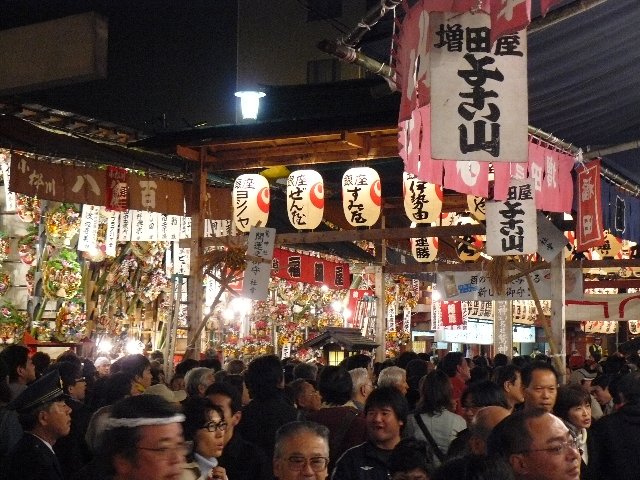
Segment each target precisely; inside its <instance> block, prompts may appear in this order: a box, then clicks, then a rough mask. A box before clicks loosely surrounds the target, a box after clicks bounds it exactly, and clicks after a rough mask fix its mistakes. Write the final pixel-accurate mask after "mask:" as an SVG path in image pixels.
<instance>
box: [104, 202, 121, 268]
mask: <svg viewBox="0 0 640 480" xmlns="http://www.w3.org/2000/svg"><path fill="white" fill-rule="evenodd" d="M119 224H120V212H111V216H110V217H109V220H107V233H106V235H105V238H104V246H105V253H106V255H107V256H108V257H115V256H116V246H117V244H118V225H119Z"/></svg>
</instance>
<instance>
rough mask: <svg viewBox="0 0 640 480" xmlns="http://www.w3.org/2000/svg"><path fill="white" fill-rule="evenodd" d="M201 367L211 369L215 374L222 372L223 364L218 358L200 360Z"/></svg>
mask: <svg viewBox="0 0 640 480" xmlns="http://www.w3.org/2000/svg"><path fill="white" fill-rule="evenodd" d="M200 366H201V367H207V368H210V369H212V370H213V371H215V372H219V371H220V370H222V363H220V360H218V359H217V358H204V359H202V360H200Z"/></svg>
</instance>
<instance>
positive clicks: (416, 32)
mask: <svg viewBox="0 0 640 480" xmlns="http://www.w3.org/2000/svg"><path fill="white" fill-rule="evenodd" d="M429 3H430V2H428V1H427V0H422V1H419V2H417V3H416V4H414V5H413V7H411V9H409V10H408V12H407V14H406V15H405V17H404V19H403V21H402V26H401V28H400V33H399V34H398V40H397V43H396V45H397V47H396V51H395V55H394V58H395V64H396V78H397V85H398V89H399V90H400V92H402V96H401V97H400V115H399V118H398V120H399V122H403V121H405V120H409V119H410V118H411V112H413V111H414V110H416V109H417V108H419V107H422V106H425V105H428V104H429V102H430V101H431V99H430V95H431V86H430V82H429V73H428V68H429V50H430V46H431V43H432V42H430V41H429V38H428V35H429V12H428V11H427V5H428V4H429ZM448 3H451V2H448Z"/></svg>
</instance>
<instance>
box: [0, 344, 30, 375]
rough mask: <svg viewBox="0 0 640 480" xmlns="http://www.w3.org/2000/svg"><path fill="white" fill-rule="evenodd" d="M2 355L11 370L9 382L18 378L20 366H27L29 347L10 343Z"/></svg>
mask: <svg viewBox="0 0 640 480" xmlns="http://www.w3.org/2000/svg"><path fill="white" fill-rule="evenodd" d="M0 357H2V359H3V360H4V362H5V363H6V364H7V368H8V370H9V382H15V381H16V380H18V367H23V368H24V367H26V366H27V362H28V361H29V349H28V348H27V347H25V346H23V345H15V344H14V345H9V346H8V347H6V348H5V349H4V350H2V352H0Z"/></svg>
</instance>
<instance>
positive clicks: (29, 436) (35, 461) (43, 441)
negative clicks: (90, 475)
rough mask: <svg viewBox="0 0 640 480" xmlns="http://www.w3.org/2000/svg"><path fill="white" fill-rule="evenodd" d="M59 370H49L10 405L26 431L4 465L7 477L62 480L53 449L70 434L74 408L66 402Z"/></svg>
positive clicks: (4, 476)
mask: <svg viewBox="0 0 640 480" xmlns="http://www.w3.org/2000/svg"><path fill="white" fill-rule="evenodd" d="M63 395H64V392H63V391H62V388H61V381H60V375H59V374H58V372H57V371H56V372H50V373H48V374H46V375H44V376H42V377H41V378H39V379H38V380H36V381H35V382H34V383H33V384H31V385H30V386H29V387H27V389H26V390H25V391H24V392H22V393H21V394H20V395H19V396H18V397H17V398H16V399H15V400H13V401H12V402H11V403H10V404H9V407H10V408H13V409H14V410H16V412H17V413H18V417H19V420H20V423H21V424H22V428H23V429H24V431H25V433H24V434H23V436H22V438H21V439H20V441H19V442H18V444H17V445H16V446H15V448H14V449H13V450H12V452H11V454H10V455H9V458H8V460H7V464H6V465H5V466H4V468H2V473H1V475H2V478H3V479H7V480H13V479H17V478H19V479H21V480H62V479H63V478H64V477H63V473H62V469H61V468H60V463H59V462H58V459H57V457H56V455H55V453H54V452H53V445H54V444H55V443H56V441H57V440H58V439H59V438H62V437H64V436H65V435H68V434H69V430H70V429H71V416H70V413H71V409H70V408H69V407H68V406H67V404H66V403H65V402H64V398H63Z"/></svg>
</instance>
